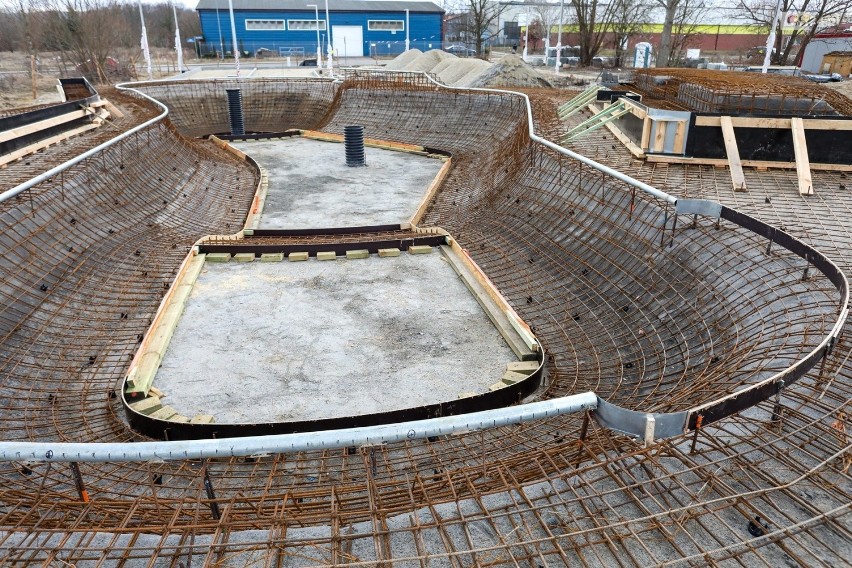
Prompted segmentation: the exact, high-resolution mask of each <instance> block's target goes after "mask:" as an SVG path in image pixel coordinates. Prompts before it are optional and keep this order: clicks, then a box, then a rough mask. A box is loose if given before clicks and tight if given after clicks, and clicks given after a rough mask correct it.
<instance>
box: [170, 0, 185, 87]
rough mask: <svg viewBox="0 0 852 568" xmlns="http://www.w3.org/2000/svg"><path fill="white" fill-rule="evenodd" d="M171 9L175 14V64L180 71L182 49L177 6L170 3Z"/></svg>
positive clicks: (181, 67) (181, 68)
mask: <svg viewBox="0 0 852 568" xmlns="http://www.w3.org/2000/svg"><path fill="white" fill-rule="evenodd" d="M172 10H173V11H174V14H175V51H177V66H178V71H179V72H180V71H183V50H182V49H181V47H180V28H178V17H177V8H175V6H174V4H173V5H172Z"/></svg>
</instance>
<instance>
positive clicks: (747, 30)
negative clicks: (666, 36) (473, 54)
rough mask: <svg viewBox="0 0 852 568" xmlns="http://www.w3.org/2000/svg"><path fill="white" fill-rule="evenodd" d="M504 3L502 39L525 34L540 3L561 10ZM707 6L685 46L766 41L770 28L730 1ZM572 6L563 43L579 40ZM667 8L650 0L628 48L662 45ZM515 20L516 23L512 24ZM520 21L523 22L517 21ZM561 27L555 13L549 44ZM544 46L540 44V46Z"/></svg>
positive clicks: (740, 46)
mask: <svg viewBox="0 0 852 568" xmlns="http://www.w3.org/2000/svg"><path fill="white" fill-rule="evenodd" d="M499 1H500V3H501V4H503V5H504V6H505V8H504V9H503V11H502V13H501V14H500V23H499V29H500V40H501V41H502V42H503V43H511V42H513V41H514V31H515V29H517V33H518V37H519V39H520V40H523V38H524V32H525V31H526V25H525V22H526V20H527V18H529V19H530V21H535V20H537V19H538V11H539V7H540V6H542V7H545V8H546V9H548V10H550V11H551V13H555V14H558V6H559V2H558V1H555V0H552V1H532V2H524V1H521V0H499ZM706 5H707V7H706V8H705V9H704V10H702V12H701V13H700V16H699V17H698V21H697V23H696V25H695V26H693V27H692V28H691V29H690V30H689V39H688V40H687V41H686V45H684V47H690V48H697V49H701V50H702V51H728V52H741V53H742V54H745V53H746V52H747V51H748V50H749V49H751V48H754V47H756V46H759V45H762V44H765V43H766V36H767V34H768V30H767V29H765V28H761V27H760V26H755V25H750V24H748V23H746V22H743V21H742V20H737V19H735V18H733V17H732V14H731V9H730V5H729V3H728V2H725V0H708V1H707V2H706ZM573 10H574V9H573V7H572V6H571V5H570V3H569V2H566V3H565V12H564V24H563V25H562V32H563V36H562V43H563V45H576V44H578V43H579V37H578V34H577V29H578V28H577V24H576V23H572V22H574V21H575V20H576V17H575V15H574V12H573ZM664 17H665V11H664V10H663V9H662V8H660V7H659V4H658V3H656V2H651V9H650V10H649V14H648V21H647V22H645V23H643V24H642V25H641V26H640V27H639V29H638V30H637V32H636V33H635V34H634V35H633V36H632V37H631V38H630V40H629V45H628V46H627V48H628V49H632V48H633V47H634V46H635V45H636V44H637V43H639V42H648V43H651V44H652V45H653V46H654V50H655V51H656V50H657V49H658V48H659V45H660V36H661V35H662V31H663V20H664ZM512 22H514V23H515V24H514V25H512ZM518 22H524V23H522V24H518ZM558 30H559V25H558V17H556V16H554V20H553V25H552V28H551V30H550V45H551V46H553V45H556V41H557V34H558ZM539 47H541V46H539ZM603 47H604V49H612V48H614V47H615V35H614V34H612V33H608V34H607V36H606V38H605V41H604V46H603Z"/></svg>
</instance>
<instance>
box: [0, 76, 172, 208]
mask: <svg viewBox="0 0 852 568" xmlns="http://www.w3.org/2000/svg"><path fill="white" fill-rule="evenodd" d="M116 87H117V88H118V89H121V90H124V87H122V86H121V85H116ZM128 90H133V91H134V92H135V93H137V94H139V95H141V96H142V97H144V98H146V99H148V100H149V101H151V102H152V103H154V104H155V105H157V106H158V107H160V108H161V109H163V110H162V112H161V113H160V114H158V115H157V116H155V117H154V118H152V119H149V120H146V121H145V122H143V123H142V124H139V125H136V126H134V127H133V128H131V129H130V130H127V131H125V132H122V133H121V134H119V135H118V136H116V137H115V138H110V139H109V140H107V141H106V142H104V143H102V144H98V145H97V146H95V147H94V148H91V149H89V150H86V151H85V152H83V153H82V154H80V155H79V156H75V157H73V158H71V159H70V160H68V161H67V162H64V163H62V164H59V165H58V166H56V167H54V168H51V169H49V170H47V171H46V172H44V173H43V174H39V175H37V176H36V177H34V178H32V179H29V180H27V181H25V182H24V183H22V184H19V185H16V186H15V187H13V188H12V189H9V190H6V191H4V192H3V193H0V203H2V202H4V201H6V200H7V199H11V198H13V197H15V196H16V195H18V194H20V193H22V192H24V191H26V190H28V189H30V188H31V187H33V186H35V185H38V184H40V183H41V182H43V181H47V180H49V179H50V178H52V177H53V176H55V175H56V174H58V173H61V172H63V171H65V170H67V169H68V168H70V167H71V166H74V165H77V164H79V163H80V162H82V161H83V160H85V159H87V158H90V157H92V156H94V155H95V154H97V153H98V152H100V151H102V150H106V149H107V148H109V147H110V146H112V145H113V144H117V143H118V142H121V141H122V140H124V139H125V138H127V137H128V136H130V135H132V134H135V133H136V132H139V131H140V130H144V129H145V128H148V127H149V126H151V125H153V124H155V123H157V122H159V121H161V120H163V119H164V118H166V116H167V115H168V114H169V109H168V107H167V106H166V105H164V104H163V103H161V102H160V101H158V100H156V99H153V98H151V97H149V96H148V95H146V94H145V93H140V92H139V91H136V90H135V89H128Z"/></svg>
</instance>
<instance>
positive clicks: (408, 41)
mask: <svg viewBox="0 0 852 568" xmlns="http://www.w3.org/2000/svg"><path fill="white" fill-rule="evenodd" d="M409 24H410V20H409V16H408V10H407V9H406V10H405V51H408V50H409V49H411V34H410V32H409V30H410V28H411V26H410V25H409Z"/></svg>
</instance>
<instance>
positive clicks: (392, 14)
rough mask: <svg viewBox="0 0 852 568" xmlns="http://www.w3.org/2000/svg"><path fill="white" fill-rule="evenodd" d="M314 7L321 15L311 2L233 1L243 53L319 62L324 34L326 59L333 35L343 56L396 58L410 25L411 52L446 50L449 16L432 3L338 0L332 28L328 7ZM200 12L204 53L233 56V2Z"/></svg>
mask: <svg viewBox="0 0 852 568" xmlns="http://www.w3.org/2000/svg"><path fill="white" fill-rule="evenodd" d="M313 3H314V4H318V10H315V9H314V8H313V7H310V8H309V7H307V5H308V4H311V2H310V0H298V1H296V0H233V4H234V20H235V25H236V34H237V45H238V46H239V49H240V51H241V52H243V53H244V54H249V55H255V54H268V53H269V51H271V52H272V53H273V54H275V55H279V54H280V55H302V54H303V55H304V56H306V57H314V56H315V55H316V52H317V43H318V40H317V29H319V44H320V48H321V49H322V52H323V56H325V53H326V46H327V44H328V41H329V36H330V38H331V43H332V47H333V48H334V50H335V52H336V53H337V56H338V57H364V56H372V55H394V54H398V53H402V52H403V51H404V50H405V38H406V25H410V29H409V30H408V36H409V38H410V40H411V44H410V45H411V47H412V48H415V47H416V48H418V49H421V50H426V49H433V48H434V49H440V48H441V37H442V19H443V14H444V11H443V10H442V9H441V8H440V7H439V6H438V5H436V4H434V3H433V2H406V1H395V0H333V1H332V2H330V3H329V19H330V20H331V21H330V23H329V22H326V16H325V2H321V1H320V0H315V1H314V2H313ZM196 10H197V11H198V16H199V19H200V20H201V34H202V36H203V37H204V39H203V41H202V43H201V44H200V46H199V47H200V50H201V52H202V54H205V55H220V54H221V53H222V52H224V53H226V54H230V53H232V50H233V38H232V37H231V20H230V14H229V12H228V0H200V1H199V2H198V6H197V7H196ZM406 10H408V20H407V21H406V13H405V11H406ZM329 24H330V25H329ZM329 28H330V29H329ZM329 31H330V32H331V33H330V34H329ZM267 50H269V51H267Z"/></svg>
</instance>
